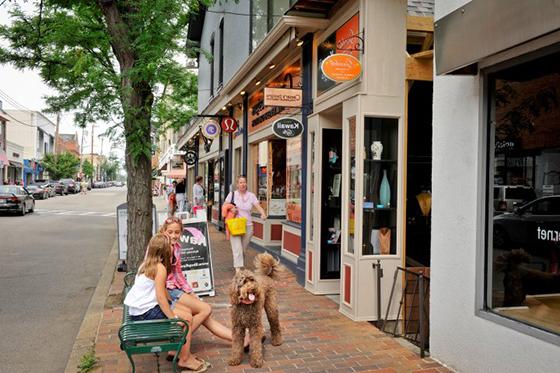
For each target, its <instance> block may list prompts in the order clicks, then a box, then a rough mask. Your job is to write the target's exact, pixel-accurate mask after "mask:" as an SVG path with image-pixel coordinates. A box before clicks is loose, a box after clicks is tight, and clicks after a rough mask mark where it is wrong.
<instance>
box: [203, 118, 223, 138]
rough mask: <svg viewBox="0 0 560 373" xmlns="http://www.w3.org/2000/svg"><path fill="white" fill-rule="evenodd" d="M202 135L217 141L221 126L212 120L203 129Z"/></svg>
mask: <svg viewBox="0 0 560 373" xmlns="http://www.w3.org/2000/svg"><path fill="white" fill-rule="evenodd" d="M202 134H203V135H204V137H206V138H208V139H215V138H216V137H217V136H218V135H219V134H220V126H219V125H218V123H217V122H215V121H213V120H210V121H208V122H206V124H204V126H203V127H202Z"/></svg>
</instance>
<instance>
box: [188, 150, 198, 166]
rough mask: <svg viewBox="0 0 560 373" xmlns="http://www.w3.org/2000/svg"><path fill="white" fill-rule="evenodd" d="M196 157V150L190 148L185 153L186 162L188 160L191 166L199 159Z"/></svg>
mask: <svg viewBox="0 0 560 373" xmlns="http://www.w3.org/2000/svg"><path fill="white" fill-rule="evenodd" d="M196 158H197V157H196V152H195V151H192V150H189V151H187V153H186V154H185V162H187V164H188V165H189V166H192V165H194V164H195V163H196V160H197V159H196Z"/></svg>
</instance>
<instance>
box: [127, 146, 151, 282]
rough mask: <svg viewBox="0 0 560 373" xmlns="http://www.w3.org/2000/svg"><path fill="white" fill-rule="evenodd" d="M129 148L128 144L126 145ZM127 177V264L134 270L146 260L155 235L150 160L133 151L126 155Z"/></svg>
mask: <svg viewBox="0 0 560 373" xmlns="http://www.w3.org/2000/svg"><path fill="white" fill-rule="evenodd" d="M127 148H128V146H127ZM126 168H127V170H128V176H127V184H128V190H127V196H126V198H127V201H128V225H127V233H128V239H127V247H128V254H127V264H128V270H129V271H135V270H137V269H138V266H139V265H140V264H141V263H142V260H143V259H144V254H145V252H146V247H147V246H148V241H149V240H150V237H151V236H152V225H153V221H152V194H151V188H150V181H151V176H152V164H151V160H150V159H149V158H147V157H145V156H141V158H140V159H137V160H134V159H132V154H131V153H130V152H129V151H127V154H126Z"/></svg>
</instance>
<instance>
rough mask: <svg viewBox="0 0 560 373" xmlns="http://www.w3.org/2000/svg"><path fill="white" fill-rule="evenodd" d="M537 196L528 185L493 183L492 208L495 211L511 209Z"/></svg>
mask: <svg viewBox="0 0 560 373" xmlns="http://www.w3.org/2000/svg"><path fill="white" fill-rule="evenodd" d="M535 198H537V195H536V194H535V191H534V190H533V188H531V187H530V186H524V185H495V186H494V210H495V211H497V212H505V211H509V212H511V211H513V209H514V208H515V207H517V206H521V205H522V204H524V203H526V202H529V201H532V200H534V199H535Z"/></svg>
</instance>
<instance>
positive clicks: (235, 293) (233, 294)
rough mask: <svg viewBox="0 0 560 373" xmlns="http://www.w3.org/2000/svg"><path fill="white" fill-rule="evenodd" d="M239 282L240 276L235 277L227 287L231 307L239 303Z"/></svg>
mask: <svg viewBox="0 0 560 373" xmlns="http://www.w3.org/2000/svg"><path fill="white" fill-rule="evenodd" d="M241 281H242V280H241ZM239 282H240V276H238V275H235V276H234V277H233V279H232V280H231V285H230V287H229V301H230V303H231V305H232V306H235V305H236V304H238V303H239V288H240V284H239ZM241 283H242V282H241Z"/></svg>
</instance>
